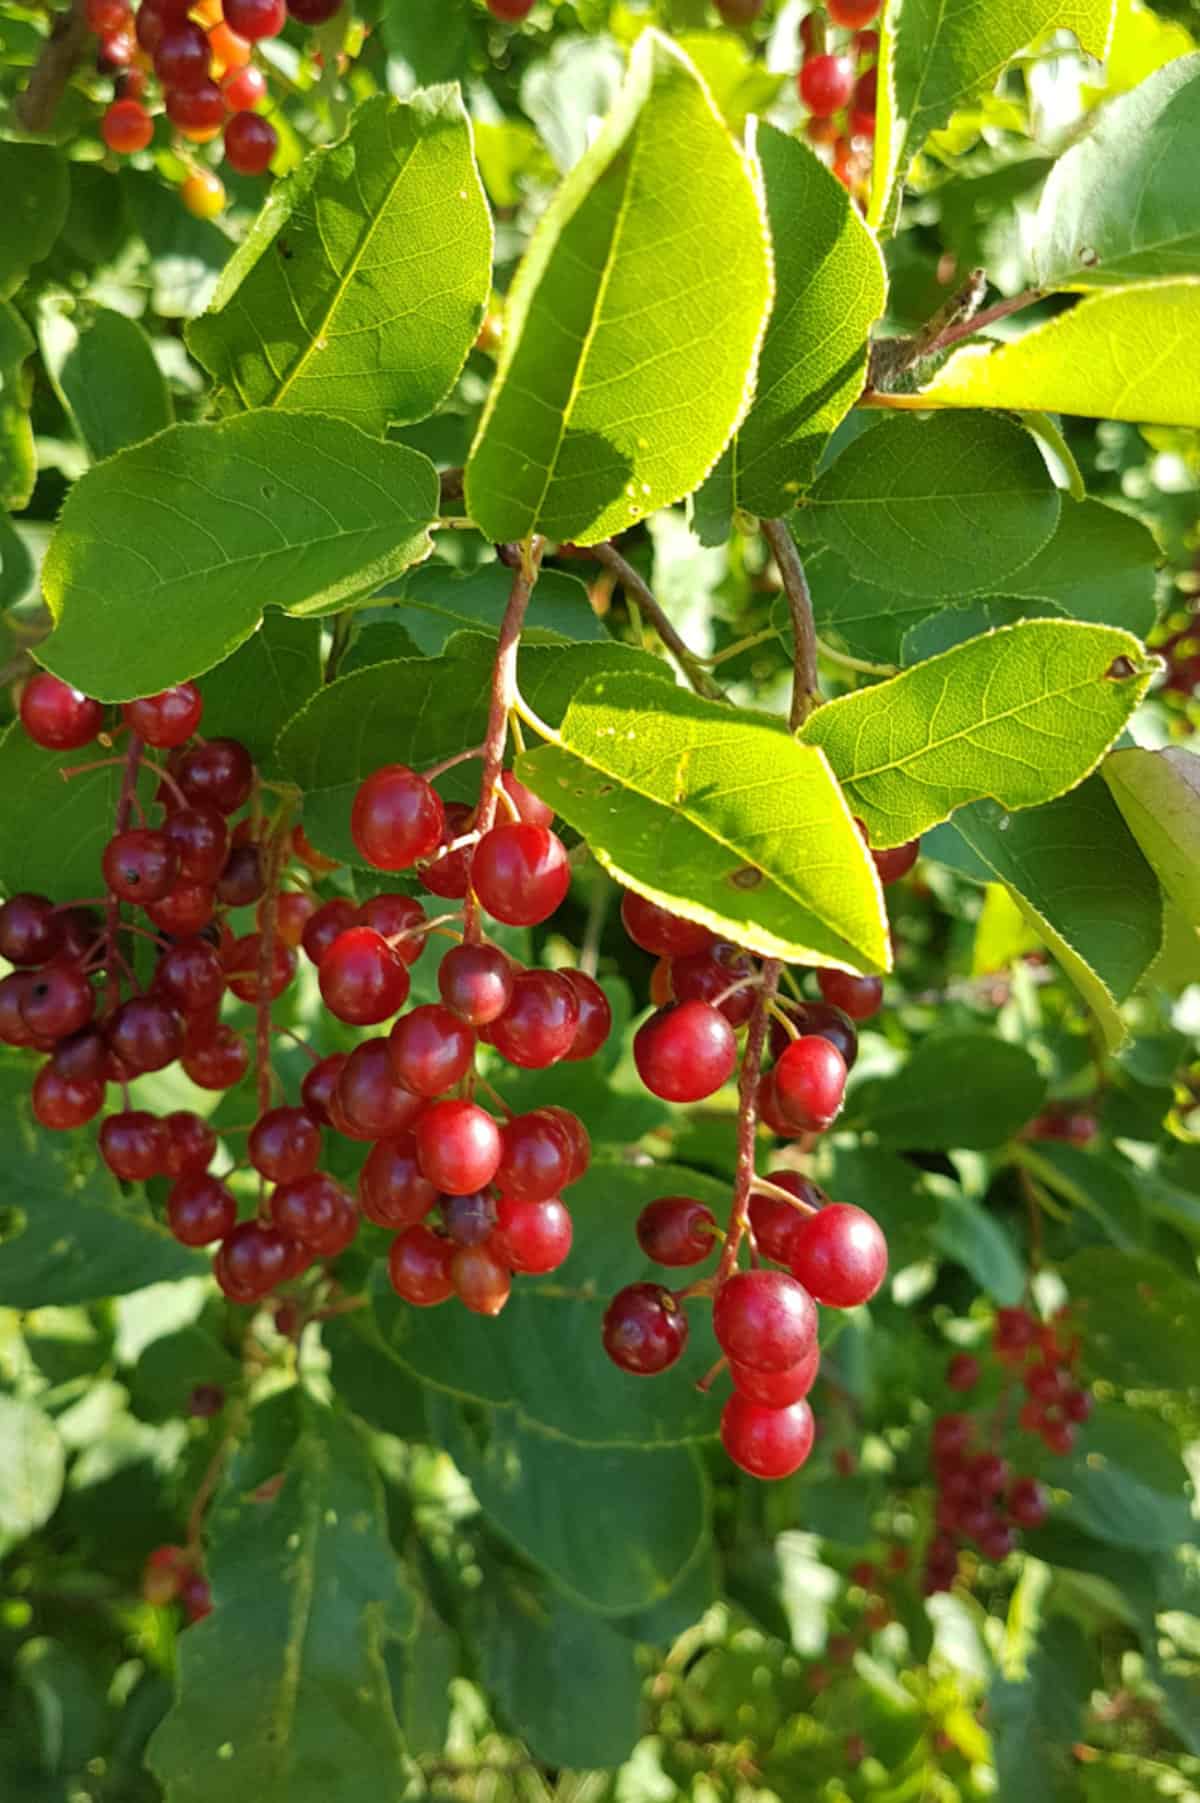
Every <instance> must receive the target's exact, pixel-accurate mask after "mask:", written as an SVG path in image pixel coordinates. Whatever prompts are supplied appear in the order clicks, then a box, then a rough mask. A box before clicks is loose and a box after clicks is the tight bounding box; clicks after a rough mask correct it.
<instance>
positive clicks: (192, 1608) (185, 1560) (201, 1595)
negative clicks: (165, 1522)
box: [142, 1546, 213, 1623]
mask: <svg viewBox="0 0 1200 1803" xmlns="http://www.w3.org/2000/svg"><path fill="white" fill-rule="evenodd" d="M142 1599H143V1601H144V1602H147V1603H149V1604H151V1606H152V1607H153V1608H155V1609H165V1608H167V1607H168V1605H169V1604H171V1603H179V1604H180V1605H181V1607H182V1609H183V1613H184V1616H185V1618H186V1620H187V1621H188V1622H189V1623H191V1622H194V1621H203V1620H204V1617H205V1616H206V1615H211V1614H212V1606H213V1605H212V1592H211V1591H210V1590H209V1587H208V1580H207V1578H206V1577H205V1576H204V1574H203V1572H202V1571H201V1570H200V1567H199V1565H198V1563H197V1560H196V1555H195V1554H194V1553H193V1552H190V1551H189V1550H188V1548H187V1547H186V1546H156V1547H155V1548H154V1551H153V1552H152V1553H151V1554H150V1556H149V1558H148V1559H147V1560H146V1563H145V1565H144V1566H143V1568H142Z"/></svg>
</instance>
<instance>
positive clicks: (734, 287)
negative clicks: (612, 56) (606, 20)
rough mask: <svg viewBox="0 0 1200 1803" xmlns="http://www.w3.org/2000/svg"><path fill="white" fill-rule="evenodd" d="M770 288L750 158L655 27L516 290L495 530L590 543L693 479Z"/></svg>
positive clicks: (738, 387)
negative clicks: (747, 158) (749, 163)
mask: <svg viewBox="0 0 1200 1803" xmlns="http://www.w3.org/2000/svg"><path fill="white" fill-rule="evenodd" d="M668 242H669V254H665V251H666V246H667V243H668ZM770 296H771V272H770V258H769V253H768V247H767V241H766V232H765V228H764V221H763V218H762V212H761V206H760V201H759V197H758V195H757V193H756V190H755V184H754V182H753V180H752V178H751V173H750V170H749V168H748V166H747V164H746V162H745V161H744V159H743V158H742V156H741V154H740V152H739V151H738V149H737V147H736V146H735V145H734V143H733V140H732V139H731V138H730V136H729V134H728V132H727V130H726V128H725V126H724V125H723V124H722V123H721V121H720V119H719V118H718V117H717V114H716V112H715V110H714V108H713V105H712V101H711V100H710V98H709V96H708V93H707V90H706V89H705V88H704V87H703V85H702V84H701V83H700V81H699V80H698V79H697V77H696V74H695V72H694V70H693V69H692V67H691V65H690V64H689V63H688V62H687V60H686V58H685V57H684V56H683V55H682V53H681V52H680V51H679V50H678V49H676V48H675V47H674V46H673V45H671V44H670V43H668V41H667V40H666V39H665V38H662V37H660V36H659V34H658V33H657V32H656V31H653V30H647V31H645V32H643V33H642V35H641V37H639V38H638V40H637V42H636V44H635V45H634V48H633V51H632V54H631V58H630V69H629V77H628V80H627V82H626V84H625V86H624V88H623V89H622V91H621V94H620V96H619V98H618V100H617V102H616V105H615V107H614V109H613V111H612V112H611V113H610V115H609V117H608V120H607V121H606V123H605V125H604V127H603V128H602V130H601V131H600V134H599V136H598V137H597V138H596V140H595V142H594V143H593V144H592V146H591V148H590V150H588V151H587V153H586V155H585V156H584V157H583V159H582V161H580V162H579V163H578V164H576V166H575V168H574V169H573V170H572V171H571V173H570V175H569V176H568V177H567V179H566V181H565V182H564V183H563V185H562V187H561V188H560V189H559V191H558V194H557V195H556V197H555V199H554V200H553V201H552V202H551V204H550V207H549V208H548V210H547V211H546V212H545V213H544V214H543V215H542V218H541V220H540V222H539V224H538V226H537V229H536V231H535V233H534V236H533V240H532V243H531V244H530V247H529V250H528V252H527V253H526V256H525V259H524V261H523V263H522V265H521V267H520V269H519V270H518V272H517V275H516V277H515V279H514V282H513V285H512V288H511V289H510V291H509V297H508V305H507V309H506V331H505V337H504V343H503V346H502V349H501V353H500V362H499V366H498V369H497V373H496V379H495V382H494V383H493V385H492V389H491V392H490V394H489V396H488V402H487V407H486V409H485V411H484V416H483V420H482V422H481V425H480V428H479V433H478V436H477V437H476V440H475V444H474V446H473V448H472V451H471V456H470V459H469V461H468V464H467V510H468V512H469V513H470V515H471V517H472V519H474V520H476V521H477V522H478V524H479V526H480V528H481V529H482V530H483V531H484V532H485V533H486V534H487V536H488V537H489V538H492V539H494V540H496V541H497V542H499V541H501V540H507V539H523V538H525V537H526V536H527V535H528V534H529V533H531V532H534V531H537V532H542V533H545V534H547V535H548V536H550V537H552V538H556V539H577V540H579V541H581V542H583V543H587V544H594V543H595V542H596V541H597V540H599V539H602V538H607V537H608V536H609V535H610V534H611V533H613V532H617V531H622V530H624V529H626V528H627V527H629V526H631V525H632V524H633V523H634V521H635V520H639V519H642V518H644V516H645V515H646V514H649V513H653V512H655V511H656V510H657V509H658V508H660V507H663V506H666V505H667V504H668V503H669V502H671V501H676V500H679V499H680V498H681V497H682V496H683V495H686V494H689V493H690V492H691V490H692V489H694V488H696V487H697V486H698V485H699V483H700V482H702V481H703V479H704V477H705V476H706V475H707V473H708V471H709V470H710V469H711V468H712V466H713V464H714V463H715V462H716V460H717V458H718V457H719V456H720V453H721V451H722V450H723V449H724V446H725V444H726V443H727V441H728V439H729V437H730V434H731V433H732V432H733V429H734V427H735V426H736V425H737V423H738V420H739V419H740V417H741V415H742V413H743V411H744V409H745V407H746V404H747V402H748V400H749V393H750V384H751V380H752V377H753V369H754V361H755V357H756V354H757V350H758V344H759V338H760V334H761V330H762V325H763V320H764V317H765V314H766V311H767V307H768V304H769V301H770Z"/></svg>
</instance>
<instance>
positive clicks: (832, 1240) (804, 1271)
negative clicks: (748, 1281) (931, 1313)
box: [791, 1202, 888, 1308]
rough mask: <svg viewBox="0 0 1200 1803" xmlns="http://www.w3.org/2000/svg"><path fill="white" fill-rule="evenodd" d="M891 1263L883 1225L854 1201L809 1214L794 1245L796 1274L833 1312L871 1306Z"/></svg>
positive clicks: (793, 1268) (836, 1203)
mask: <svg viewBox="0 0 1200 1803" xmlns="http://www.w3.org/2000/svg"><path fill="white" fill-rule="evenodd" d="M887 1265H888V1252H887V1240H886V1239H885V1238H884V1235H883V1230H882V1228H881V1227H880V1225H879V1223H878V1221H876V1220H875V1219H874V1217H873V1216H871V1215H869V1214H867V1212H866V1210H865V1209H862V1208H855V1207H854V1205H853V1203H850V1202H830V1203H829V1204H828V1206H827V1207H825V1208H822V1209H821V1210H820V1211H819V1212H818V1213H817V1214H815V1215H808V1216H807V1217H806V1219H805V1220H804V1222H803V1224H802V1226H801V1228H800V1232H799V1233H798V1234H797V1236H796V1240H795V1243H794V1245H793V1247H792V1258H791V1269H792V1275H793V1276H794V1277H796V1278H798V1279H799V1281H800V1282H801V1283H802V1284H803V1285H804V1287H805V1289H806V1290H807V1291H808V1292H809V1294H810V1295H811V1296H814V1297H815V1298H816V1300H817V1301H818V1302H824V1303H826V1304H828V1306H829V1307H830V1308H857V1307H858V1306H859V1305H860V1304H861V1303H863V1302H869V1301H870V1299H871V1297H872V1296H873V1295H874V1294H875V1292H876V1291H877V1290H878V1288H879V1286H880V1284H881V1283H882V1282H883V1280H884V1278H885V1277H886V1276H887Z"/></svg>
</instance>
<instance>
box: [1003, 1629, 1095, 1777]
mask: <svg viewBox="0 0 1200 1803" xmlns="http://www.w3.org/2000/svg"><path fill="white" fill-rule="evenodd" d="M1016 1607H1017V1605H1016V1601H1015V1599H1014V1603H1013V1611H1014V1612H1016ZM1018 1619H1019V1617H1018ZM1010 1620H1011V1616H1010ZM1037 1626H1038V1632H1037V1638H1036V1641H1035V1642H1034V1644H1033V1646H1032V1647H1031V1648H1030V1649H1029V1651H1028V1654H1027V1656H1026V1660H1025V1663H1024V1670H1023V1671H1022V1672H1021V1673H1020V1674H1019V1675H1015V1674H1010V1673H1004V1672H998V1673H997V1674H996V1675H995V1677H994V1678H993V1680H992V1684H991V1688H990V1689H989V1691H988V1700H987V1709H988V1727H989V1728H990V1730H991V1737H992V1750H993V1755H994V1758H995V1761H996V1776H997V1781H998V1784H999V1785H1000V1786H1001V1787H1002V1788H1001V1790H1000V1795H1002V1796H1005V1797H1021V1798H1023V1799H1025V1803H1077V1800H1078V1797H1079V1784H1078V1768H1077V1766H1076V1762H1075V1743H1076V1741H1077V1740H1078V1738H1079V1735H1080V1732H1081V1729H1082V1724H1083V1715H1084V1710H1085V1708H1086V1707H1087V1705H1088V1703H1089V1701H1090V1698H1091V1691H1092V1686H1093V1683H1094V1682H1095V1678H1096V1673H1095V1671H1094V1669H1093V1661H1092V1657H1091V1655H1090V1653H1089V1650H1088V1644H1087V1639H1086V1637H1085V1635H1084V1632H1083V1629H1082V1628H1081V1627H1080V1626H1079V1624H1078V1622H1075V1621H1071V1620H1070V1619H1068V1617H1067V1616H1065V1615H1058V1616H1053V1617H1052V1618H1051V1619H1050V1620H1049V1621H1046V1622H1043V1623H1039V1624H1038V1625H1037Z"/></svg>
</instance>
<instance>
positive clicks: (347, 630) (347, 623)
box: [272, 71, 354, 683]
mask: <svg viewBox="0 0 1200 1803" xmlns="http://www.w3.org/2000/svg"><path fill="white" fill-rule="evenodd" d="M272 73H274V71H272ZM353 625H354V609H353V608H351V607H343V608H342V610H341V612H340V613H336V614H334V616H333V625H332V627H331V629H330V634H329V652H328V655H327V656H326V658H325V669H324V671H323V672H322V681H323V682H326V683H329V682H333V681H334V680H335V679H336V677H337V673H338V670H339V668H340V667H341V662H342V659H343V658H344V657H345V655H346V653H347V651H348V650H349V649H350V635H351V631H352V629H353Z"/></svg>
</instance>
